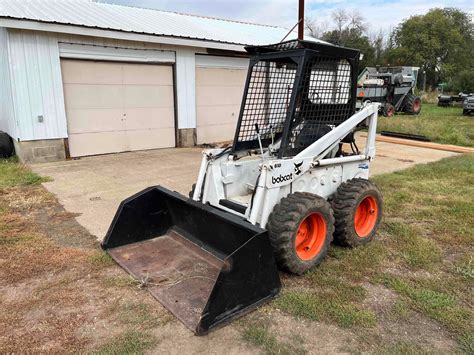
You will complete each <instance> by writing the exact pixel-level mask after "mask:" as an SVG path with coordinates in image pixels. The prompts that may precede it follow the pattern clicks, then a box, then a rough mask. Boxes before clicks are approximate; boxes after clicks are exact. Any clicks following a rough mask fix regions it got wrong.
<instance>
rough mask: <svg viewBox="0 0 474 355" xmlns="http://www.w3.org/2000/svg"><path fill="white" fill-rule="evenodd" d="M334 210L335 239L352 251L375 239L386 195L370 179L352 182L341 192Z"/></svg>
mask: <svg viewBox="0 0 474 355" xmlns="http://www.w3.org/2000/svg"><path fill="white" fill-rule="evenodd" d="M332 208H333V210H334V217H335V219H336V223H335V232H334V240H335V241H336V242H337V243H338V244H340V245H343V246H347V247H350V248H354V247H357V246H360V245H365V244H367V243H369V242H370V241H371V240H372V239H373V238H374V236H375V233H376V231H377V228H378V226H379V224H380V220H381V219H382V208H383V199H382V194H381V193H380V191H379V189H378V188H377V186H376V185H375V184H374V183H372V182H371V181H369V180H366V179H352V180H348V181H347V182H345V183H342V184H341V186H339V188H338V189H337V192H336V194H335V196H334V199H333V200H332Z"/></svg>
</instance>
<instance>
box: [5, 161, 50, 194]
mask: <svg viewBox="0 0 474 355" xmlns="http://www.w3.org/2000/svg"><path fill="white" fill-rule="evenodd" d="M50 180H51V179H50V178H47V177H41V176H39V175H37V174H35V173H33V172H32V171H31V170H30V169H28V168H27V167H26V166H25V165H23V164H20V163H19V162H18V159H17V158H16V157H13V158H9V159H0V189H5V188H9V187H15V186H25V185H38V184H41V183H43V182H47V181H50Z"/></svg>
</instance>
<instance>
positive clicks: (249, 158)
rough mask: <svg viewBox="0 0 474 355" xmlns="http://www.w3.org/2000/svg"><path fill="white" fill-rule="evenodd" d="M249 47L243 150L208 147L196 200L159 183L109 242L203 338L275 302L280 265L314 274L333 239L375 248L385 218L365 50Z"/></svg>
mask: <svg viewBox="0 0 474 355" xmlns="http://www.w3.org/2000/svg"><path fill="white" fill-rule="evenodd" d="M246 49H247V51H248V52H249V53H250V56H251V58H250V67H249V72H248V76H247V80H246V85H245V90H244V95H243V101H242V106H241V111H240V115H239V120H238V124H237V129H236V132H235V138H234V140H233V143H232V145H231V146H229V147H226V148H221V149H208V150H205V151H204V152H203V157H202V163H201V167H200V170H199V175H198V177H197V181H196V183H195V184H194V186H193V188H192V192H191V193H190V197H189V198H187V197H184V196H182V195H180V194H178V193H176V192H172V191H169V190H167V189H166V188H164V187H160V186H156V187H150V188H147V189H146V190H144V191H141V192H139V193H137V194H136V195H134V196H132V197H130V198H128V199H126V200H125V201H123V202H122V203H121V205H120V207H119V209H118V211H117V213H116V215H115V218H114V220H113V222H112V224H111V226H110V228H109V231H108V233H107V235H106V237H105V239H104V241H103V244H102V246H103V248H104V249H106V250H107V251H108V253H109V254H110V255H111V256H112V257H113V259H115V260H116V261H117V263H118V264H120V265H121V266H122V267H123V268H124V269H126V270H127V271H128V272H129V273H130V274H131V275H132V276H133V277H134V278H136V279H138V280H141V281H142V282H143V283H145V284H146V285H147V287H148V290H149V291H150V292H151V293H152V295H153V296H154V297H155V298H157V299H158V300H159V301H160V302H161V303H162V304H163V305H164V306H165V307H166V308H167V309H168V310H169V311H171V312H172V313H173V314H175V315H176V316H177V317H178V318H179V319H180V320H181V321H182V322H183V323H184V324H185V325H186V326H188V327H189V328H190V329H191V330H193V331H194V332H195V333H196V334H198V335H202V334H206V333H207V332H208V331H209V330H211V329H213V328H215V327H217V326H220V325H223V324H226V323H228V322H229V321H231V320H232V319H235V318H236V317H239V316H242V315H243V314H245V313H247V312H249V311H251V310H253V309H255V308H256V307H257V306H258V305H260V304H262V303H263V302H266V301H268V300H270V299H271V298H273V297H275V296H276V295H277V294H278V292H279V291H280V288H281V284H280V278H279V273H278V268H281V269H284V270H286V271H289V272H291V273H294V274H303V273H304V272H306V271H307V270H309V269H311V268H312V267H314V266H316V265H318V264H319V263H321V261H322V260H323V258H324V256H325V255H326V254H327V251H328V248H329V246H330V243H331V242H332V240H333V238H334V240H335V242H337V243H339V244H342V245H345V246H348V247H356V246H359V245H364V244H366V243H368V242H369V241H370V240H371V239H372V238H373V237H374V234H375V231H376V229H377V227H378V224H379V222H380V218H381V215H382V197H381V194H380V192H379V191H378V189H377V187H376V186H375V185H374V184H372V183H371V182H370V181H369V180H368V176H369V166H370V162H371V161H372V159H374V157H375V132H376V124H377V112H378V109H379V104H377V103H371V104H367V105H365V106H364V107H363V108H362V109H361V110H359V111H358V112H357V113H355V104H356V81H357V71H358V61H359V52H358V51H357V50H353V49H348V48H342V47H336V46H332V45H328V44H319V43H315V42H307V41H288V42H283V43H279V44H275V45H267V46H258V47H247V48H246ZM361 126H364V127H367V129H368V134H367V141H366V144H365V147H364V149H363V150H362V151H359V149H358V147H357V145H356V143H355V139H354V132H355V131H356V130H357V129H358V128H359V127H361ZM349 148H350V149H349Z"/></svg>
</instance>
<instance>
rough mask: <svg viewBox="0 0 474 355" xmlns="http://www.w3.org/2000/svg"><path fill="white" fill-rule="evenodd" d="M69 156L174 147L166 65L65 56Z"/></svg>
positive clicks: (169, 74)
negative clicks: (68, 57)
mask: <svg viewBox="0 0 474 355" xmlns="http://www.w3.org/2000/svg"><path fill="white" fill-rule="evenodd" d="M61 68H62V76H63V84H64V97H65V103H66V116H67V121H68V135H69V151H70V155H71V157H80V156H86V155H95V154H105V153H116V152H126V151H134V150H144V149H155V148H165V147H174V146H175V123H174V121H175V120H174V98H173V95H174V92H173V70H172V67H171V66H169V65H168V66H167V65H148V64H130V63H115V62H93V61H81V60H69V59H68V60H65V59H63V60H61Z"/></svg>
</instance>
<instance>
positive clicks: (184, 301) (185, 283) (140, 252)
mask: <svg viewBox="0 0 474 355" xmlns="http://www.w3.org/2000/svg"><path fill="white" fill-rule="evenodd" d="M108 252H109V254H110V255H111V256H112V258H113V259H114V260H115V261H116V262H117V263H118V264H119V265H120V266H122V267H123V268H124V269H125V270H127V271H128V272H129V273H130V274H131V275H132V276H133V277H134V278H135V279H137V280H140V281H143V280H146V283H147V288H148V290H149V292H150V293H151V294H152V295H153V297H155V298H156V299H157V300H158V301H160V303H161V304H162V305H163V306H164V307H165V308H166V309H168V310H169V311H170V312H171V313H173V314H174V315H175V316H176V317H177V318H178V319H179V320H180V321H181V322H183V323H184V324H185V325H186V326H187V327H188V328H190V329H191V330H193V331H195V330H196V326H197V325H198V324H199V321H200V318H201V315H202V312H203V310H204V307H205V306H206V304H207V301H208V299H209V296H210V294H211V291H212V289H213V287H214V284H215V282H216V280H217V277H218V276H219V272H220V270H221V268H222V266H223V261H222V260H220V259H219V258H217V257H215V256H214V255H212V254H210V253H209V252H208V251H206V250H204V249H202V248H200V247H199V246H198V245H196V244H194V243H192V242H191V241H189V240H188V239H186V238H185V237H183V236H182V235H180V234H179V233H178V232H177V231H175V230H173V229H171V230H169V231H168V232H167V233H166V234H164V235H162V236H160V237H157V238H154V239H149V240H146V241H143V242H138V243H134V244H129V245H124V246H120V247H116V248H112V249H109V250H108Z"/></svg>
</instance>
